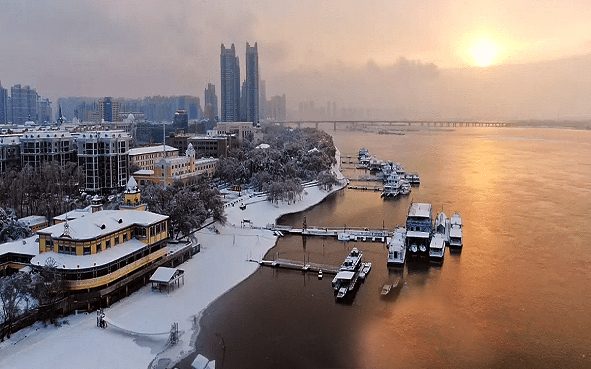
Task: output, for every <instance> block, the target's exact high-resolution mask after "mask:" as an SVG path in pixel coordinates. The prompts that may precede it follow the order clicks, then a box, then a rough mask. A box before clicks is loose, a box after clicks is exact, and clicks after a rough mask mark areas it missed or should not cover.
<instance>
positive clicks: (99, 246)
mask: <svg viewBox="0 0 591 369" xmlns="http://www.w3.org/2000/svg"><path fill="white" fill-rule="evenodd" d="M107 242H109V241H107ZM107 248H108V247H107ZM101 251H103V248H102V247H101V243H100V242H99V243H97V244H96V252H101Z"/></svg>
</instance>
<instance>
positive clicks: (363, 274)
mask: <svg viewBox="0 0 591 369" xmlns="http://www.w3.org/2000/svg"><path fill="white" fill-rule="evenodd" d="M370 270H371V263H363V265H362V266H361V271H360V272H359V279H361V280H364V279H365V277H367V275H368V274H369V271H370Z"/></svg>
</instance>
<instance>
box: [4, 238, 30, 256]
mask: <svg viewBox="0 0 591 369" xmlns="http://www.w3.org/2000/svg"><path fill="white" fill-rule="evenodd" d="M10 253H13V254H25V255H37V254H38V253H39V238H38V236H37V235H34V236H32V237H29V238H23V239H20V240H16V241H12V242H6V243H2V244H0V255H4V254H10Z"/></svg>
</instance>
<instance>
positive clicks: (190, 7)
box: [0, 0, 591, 119]
mask: <svg viewBox="0 0 591 369" xmlns="http://www.w3.org/2000/svg"><path fill="white" fill-rule="evenodd" d="M0 1H1V0H0ZM590 18H591V7H589V6H588V3H587V1H584V0H573V1H568V2H564V1H558V0H548V1H544V2H541V3H536V4H535V5H534V4H533V3H532V2H530V1H524V0H515V1H511V2H506V1H502V0H491V1H487V2H465V1H458V0H427V1H424V2H421V3H420V4H417V3H416V2H410V1H398V2H391V1H386V0H377V1H374V2H371V3H370V4H362V3H359V2H354V1H351V0H343V1H341V2H339V4H338V6H337V5H335V4H334V3H324V2H316V1H315V2H311V1H307V0H304V1H300V2H297V3H295V2H286V1H281V0H280V1H277V2H274V3H263V2H248V3H241V4H236V2H234V1H229V0H219V1H216V2H211V1H198V2H195V1H189V0H179V1H175V2H174V3H170V2H164V1H159V0H157V1H154V2H151V4H150V6H149V7H147V6H145V7H141V6H135V5H133V4H130V3H128V2H116V1H113V0H105V1H103V2H100V3H96V2H84V1H83V2H80V1H71V0H64V1H62V2H60V3H59V6H58V5H56V4H55V3H51V2H48V3H45V2H42V3H39V2H37V1H32V0H20V1H17V2H16V1H6V0H4V1H2V12H0V32H1V33H2V37H3V42H2V53H0V65H1V66H2V67H1V70H0V80H1V81H2V83H3V86H13V85H15V84H21V85H23V86H24V85H29V86H34V87H35V88H36V89H37V91H39V92H40V93H41V94H42V95H43V96H46V97H48V98H49V99H50V100H51V101H52V102H54V108H57V107H56V106H55V102H56V101H57V98H58V97H68V96H91V97H104V96H113V97H114V98H117V97H128V98H141V97H143V96H155V95H163V96H173V95H192V96H200V95H201V93H202V92H203V89H204V88H205V86H206V85H207V83H208V82H210V83H212V84H214V85H216V86H219V87H218V92H219V91H221V83H220V82H221V81H220V71H219V68H220V67H219V63H218V60H219V45H220V43H222V42H224V43H225V44H226V45H230V44H232V43H234V44H235V45H237V48H236V55H240V56H242V57H244V55H246V50H245V48H244V45H245V42H246V41H247V40H252V41H255V40H256V41H257V42H258V46H259V68H260V70H261V78H262V79H264V80H265V81H266V88H267V96H275V95H283V94H286V96H287V97H288V99H287V104H288V109H290V110H297V108H298V103H299V102H303V101H310V100H314V101H317V102H318V103H321V104H324V103H325V102H327V101H337V102H339V104H340V105H342V106H347V107H350V108H355V109H371V110H372V111H382V112H383V114H384V115H387V116H389V117H391V118H394V119H396V118H425V119H524V118H525V119H527V118H534V119H535V118H539V119H543V118H548V119H562V118H567V117H590V116H591V102H590V101H589V99H588V98H586V97H587V96H589V95H590V94H591V73H590V72H589V69H590V68H588V65H590V64H591V23H590V22H589V21H588V19H590ZM24 24H26V25H27V26H26V27H23V26H22V25H24ZM240 82H242V80H240Z"/></svg>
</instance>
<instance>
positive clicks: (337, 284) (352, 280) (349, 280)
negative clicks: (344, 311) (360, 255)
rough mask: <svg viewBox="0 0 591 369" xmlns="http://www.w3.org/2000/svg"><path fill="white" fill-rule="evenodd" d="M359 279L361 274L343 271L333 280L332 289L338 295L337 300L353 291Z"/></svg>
mask: <svg viewBox="0 0 591 369" xmlns="http://www.w3.org/2000/svg"><path fill="white" fill-rule="evenodd" d="M358 279H359V272H358V271H355V272H351V271H346V270H341V271H340V272H338V273H337V275H336V276H335V277H334V279H333V280H332V288H333V289H334V291H335V293H336V294H337V299H342V298H343V297H345V295H346V294H347V293H349V292H351V291H353V290H354V289H355V287H356V285H357V281H358Z"/></svg>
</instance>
